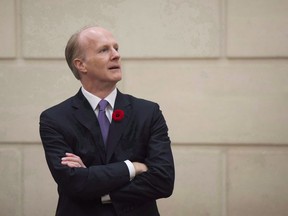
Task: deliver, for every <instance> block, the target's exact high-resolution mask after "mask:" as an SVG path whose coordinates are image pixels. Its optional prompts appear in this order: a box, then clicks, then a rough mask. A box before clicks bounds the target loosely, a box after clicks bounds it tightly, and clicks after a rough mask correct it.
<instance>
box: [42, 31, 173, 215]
mask: <svg viewBox="0 0 288 216" xmlns="http://www.w3.org/2000/svg"><path fill="white" fill-rule="evenodd" d="M65 56H66V60H67V63H68V65H69V67H70V68H71V70H72V72H73V73H74V75H75V77H76V78H77V79H79V80H80V82H81V84H82V87H81V88H80V90H79V92H78V93H77V94H76V95H75V96H73V97H71V98H69V99H67V100H66V101H64V102H62V103H60V104H58V105H56V106H54V107H52V108H50V109H48V110H46V111H44V112H43V113H42V114H41V116H40V136H41V139H42V143H43V147H44V150H45V156H46V160H47V164H48V166H49V169H50V171H51V173H52V176H53V178H54V179H55V181H56V183H57V184H58V193H59V200H58V206H57V210H56V215H57V216H74V215H75V216H90V215H91V216H92V215H93V216H102V215H103V216H110V215H111V216H112V215H123V216H142V215H143V216H156V215H159V212H158V209H157V205H156V200H157V199H159V198H163V197H168V196H170V195H171V194H172V191H173V186H174V164H173V157H172V151H171V146H170V139H169V137H168V128H167V126H166V123H165V120H164V117H163V115H162V113H161V111H160V110H159V106H158V105H157V104H156V103H153V102H149V101H146V100H143V99H137V98H135V97H133V96H130V95H125V94H122V93H121V92H120V91H119V90H118V89H117V88H116V84H117V82H118V81H120V80H121V78H122V71H121V64H120V55H119V52H118V44H117V42H116V40H115V39H114V37H113V35H112V34H111V33H110V32H109V31H107V30H106V29H104V28H102V27H97V26H94V27H86V28H84V29H82V30H80V31H79V32H77V33H75V34H74V35H72V37H71V38H70V40H69V41H68V43H67V46H66V50H65ZM103 104H104V105H103ZM107 118H108V119H107Z"/></svg>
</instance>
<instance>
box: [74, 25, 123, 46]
mask: <svg viewBox="0 0 288 216" xmlns="http://www.w3.org/2000/svg"><path fill="white" fill-rule="evenodd" d="M79 43H80V44H82V45H91V44H94V45H98V46H102V45H106V44H107V45H108V44H109V45H110V44H117V41H116V39H115V38H114V36H113V35H112V33H111V32H109V31H108V30H106V29H104V28H101V27H91V28H87V29H85V30H83V31H82V32H81V33H80V35H79Z"/></svg>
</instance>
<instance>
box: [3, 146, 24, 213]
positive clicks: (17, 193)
mask: <svg viewBox="0 0 288 216" xmlns="http://www.w3.org/2000/svg"><path fill="white" fill-rule="evenodd" d="M21 170H22V164H21V153H20V151H19V150H18V149H16V148H8V147H3V146H2V145H0V173H1V178H0V188H1V193H0V215H3V216H5V215H9V216H20V215H22V214H21V204H22V200H21V198H22V181H21V180H22V178H21Z"/></svg>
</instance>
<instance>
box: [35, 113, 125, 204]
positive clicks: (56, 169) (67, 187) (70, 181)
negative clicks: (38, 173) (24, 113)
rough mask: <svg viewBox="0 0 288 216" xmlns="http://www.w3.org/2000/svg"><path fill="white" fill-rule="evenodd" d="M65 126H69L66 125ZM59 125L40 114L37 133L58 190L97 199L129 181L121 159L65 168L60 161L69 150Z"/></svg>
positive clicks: (54, 120)
mask: <svg viewBox="0 0 288 216" xmlns="http://www.w3.org/2000/svg"><path fill="white" fill-rule="evenodd" d="M67 127H69V125H67ZM65 128H66V127H64V125H63V124H61V123H59V121H58V120H56V119H55V118H52V117H51V115H49V114H48V113H46V112H43V113H42V114H41V116H40V136H41V140H42V143H43V147H44V151H45V157H46V161H47V164H48V167H49V169H50V171H51V174H52V176H53V178H54V180H55V181H56V183H57V184H58V190H59V191H61V192H63V193H65V194H67V195H68V196H72V197H74V198H79V199H83V200H92V199H98V200H99V201H100V199H101V196H103V195H105V194H107V193H109V191H111V190H114V189H116V188H118V187H120V186H123V185H125V184H128V183H129V181H130V178H129V171H128V169H127V166H126V164H125V163H124V162H116V163H111V164H107V165H94V166H90V167H88V168H69V167H68V166H65V165H62V164H61V158H62V157H64V156H65V153H66V152H72V153H73V151H72V148H71V146H70V145H69V143H68V142H69V141H70V140H68V139H67V137H69V136H70V137H72V134H69V133H68V134H67V131H65Z"/></svg>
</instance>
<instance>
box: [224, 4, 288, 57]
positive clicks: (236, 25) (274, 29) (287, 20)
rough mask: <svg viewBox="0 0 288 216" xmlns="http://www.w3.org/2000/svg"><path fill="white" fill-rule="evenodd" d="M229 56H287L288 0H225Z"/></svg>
mask: <svg viewBox="0 0 288 216" xmlns="http://www.w3.org/2000/svg"><path fill="white" fill-rule="evenodd" d="M227 6H228V7H227V10H228V13H227V14H228V15H227V54H228V56H229V57H244V58H249V57H288V37H287V35H288V28H287V26H288V13H287V11H288V1H283V0H266V1H249V0H243V1H238V0H228V1H227Z"/></svg>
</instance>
